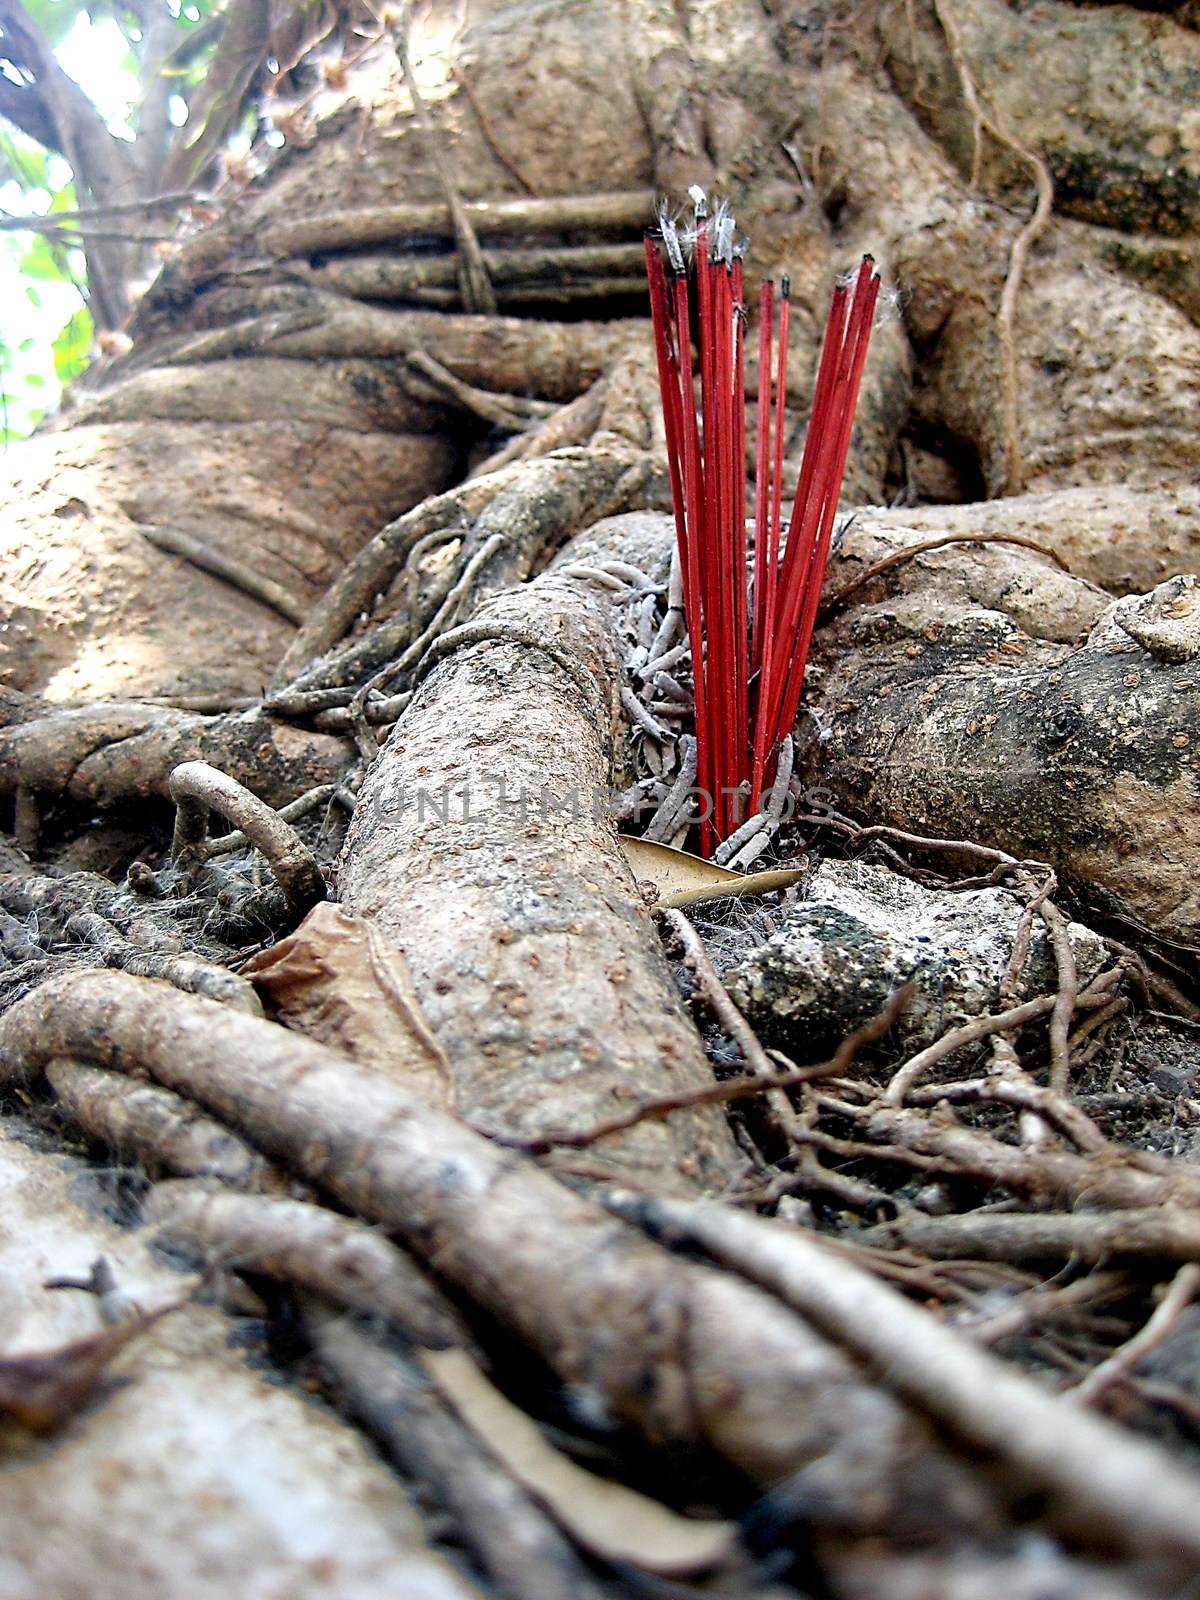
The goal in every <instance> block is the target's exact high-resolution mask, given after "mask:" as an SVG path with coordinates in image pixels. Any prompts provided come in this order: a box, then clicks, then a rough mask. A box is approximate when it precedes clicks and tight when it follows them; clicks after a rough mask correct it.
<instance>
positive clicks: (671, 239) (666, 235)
mask: <svg viewBox="0 0 1200 1600" xmlns="http://www.w3.org/2000/svg"><path fill="white" fill-rule="evenodd" d="M660 232H661V233H662V242H663V246H664V248H665V249H666V252H667V264H668V265H669V266H670V268H671V271H672V272H673V273H674V274H675V275H676V277H682V276H683V275H684V274H685V273H686V271H687V264H686V262H685V261H684V259H683V246H682V245H681V244H680V242H679V229H678V228H677V227H676V226H675V224H674V223H673V222H672V221H671V219H670V217H667V216H664V217H663V219H662V222H661V224H660Z"/></svg>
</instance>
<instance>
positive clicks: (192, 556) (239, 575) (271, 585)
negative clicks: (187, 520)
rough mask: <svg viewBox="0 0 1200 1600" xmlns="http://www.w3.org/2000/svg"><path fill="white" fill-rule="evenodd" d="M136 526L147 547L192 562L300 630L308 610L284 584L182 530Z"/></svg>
mask: <svg viewBox="0 0 1200 1600" xmlns="http://www.w3.org/2000/svg"><path fill="white" fill-rule="evenodd" d="M136 526H137V530H138V532H139V533H140V534H141V536H142V538H143V539H145V540H146V542H147V543H148V544H152V545H154V547H155V548H156V549H158V550H166V551H167V552H169V554H171V555H173V556H180V557H182V559H183V560H184V561H190V562H191V564H192V565H193V566H194V567H198V568H199V569H200V571H201V572H209V573H211V574H212V576H213V577H214V578H222V579H223V580H224V581H225V582H226V583H228V584H232V586H233V587H234V588H235V589H240V590H241V592H242V593H243V594H248V595H249V596H250V597H251V599H253V600H260V601H261V602H262V603H263V605H265V606H269V607H270V608H271V610H272V611H277V612H278V613H279V615H280V616H281V617H286V618H287V620H288V621H289V622H294V623H295V624H296V626H297V627H299V626H300V625H301V623H303V621H304V619H305V617H306V616H307V615H308V609H309V608H308V607H307V606H305V605H302V604H301V602H300V601H299V600H297V599H296V598H295V596H294V595H291V594H289V593H288V591H287V590H286V589H285V588H284V587H283V585H282V584H281V583H276V582H275V580H274V579H273V578H267V577H264V575H263V574H262V573H261V572H255V571H254V569H253V568H252V567H249V566H247V565H246V564H245V563H244V562H242V561H238V560H236V559H235V558H234V557H233V556H228V555H225V554H224V553H223V552H222V551H220V550H214V549H213V548H212V547H211V546H210V545H207V544H205V543H204V542H203V540H201V539H197V538H196V537H195V535H194V534H190V533H185V532H184V530H183V529H182V528H169V527H163V526H161V525H160V526H156V527H151V526H150V525H149V524H148V523H144V522H139V523H138V524H137V525H136Z"/></svg>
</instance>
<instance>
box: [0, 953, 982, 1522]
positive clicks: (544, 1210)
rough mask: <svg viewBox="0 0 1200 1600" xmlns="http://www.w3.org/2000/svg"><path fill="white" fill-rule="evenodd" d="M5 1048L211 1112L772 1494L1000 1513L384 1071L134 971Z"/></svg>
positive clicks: (937, 1460)
mask: <svg viewBox="0 0 1200 1600" xmlns="http://www.w3.org/2000/svg"><path fill="white" fill-rule="evenodd" d="M217 1018H220V1019H222V1020H221V1021H220V1022H219V1024H217V1023H216V1019H217ZM0 1045H2V1046H3V1057H4V1060H5V1062H6V1063H7V1079H8V1082H9V1084H10V1085H12V1086H14V1087H16V1086H18V1085H20V1084H22V1083H24V1084H28V1083H29V1082H31V1081H32V1079H33V1078H34V1077H35V1076H36V1075H37V1074H38V1073H39V1072H41V1071H42V1070H43V1069H44V1067H45V1065H46V1063H47V1062H48V1061H49V1060H52V1059H54V1058H55V1057H59V1056H64V1055H70V1056H77V1055H80V1054H82V1055H85V1056H87V1057H89V1058H90V1059H92V1060H97V1061H100V1062H103V1063H105V1064H109V1065H113V1066H117V1067H121V1068H123V1069H124V1070H131V1069H134V1068H135V1067H140V1068H142V1069H144V1070H147V1071H149V1072H151V1073H152V1074H153V1076H154V1077H155V1078H156V1079H157V1080H158V1081H159V1082H161V1083H163V1084H165V1085H166V1086H168V1087H170V1088H173V1089H176V1090H178V1091H180V1092H182V1093H185V1094H187V1095H189V1096H192V1097H194V1098H195V1099H197V1100H198V1101H199V1102H200V1103H201V1104H203V1105H205V1106H207V1107H208V1108H209V1109H210V1110H211V1111H213V1112H215V1113H216V1114H217V1115H219V1116H222V1117H224V1118H227V1119H229V1120H230V1121H232V1122H233V1124H234V1125H235V1126H240V1127H243V1128H245V1129H246V1131H247V1132H248V1133H249V1134H250V1135H251V1137H253V1138H254V1140H255V1142H256V1143H258V1144H260V1145H261V1146H262V1147H263V1148H264V1149H267V1150H270V1151H273V1152H275V1153H276V1154H278V1155H280V1156H283V1157H284V1158H285V1159H288V1160H289V1161H292V1162H294V1163H295V1164H296V1165H297V1166H298V1168H299V1169H300V1170H301V1171H302V1172H303V1173H304V1174H305V1175H306V1176H307V1177H308V1178H309V1179H310V1180H311V1181H313V1182H315V1183H320V1184H322V1185H324V1186H325V1187H327V1188H328V1189H329V1190H330V1191H331V1192H333V1193H335V1194H336V1195H338V1196H339V1197H340V1198H341V1199H342V1200H343V1201H345V1202H346V1203H347V1204H349V1205H350V1206H352V1207H353V1208H354V1209H355V1210H356V1211H357V1212H358V1213H359V1214H360V1215H362V1216H364V1217H365V1218H368V1219H373V1220H376V1221H379V1222H383V1223H384V1224H385V1225H386V1226H387V1227H389V1228H391V1229H394V1230H396V1231H397V1232H398V1233H399V1234H401V1235H402V1236H403V1237H404V1238H405V1239H406V1240H407V1241H408V1242H409V1243H410V1244H411V1245H412V1246H413V1248H414V1249H415V1250H416V1251H417V1252H418V1253H419V1254H420V1255H421V1256H423V1257H424V1258H425V1259H426V1260H430V1261H434V1262H436V1266H437V1270H438V1272H439V1273H440V1274H441V1276H442V1277H443V1278H445V1279H446V1280H448V1281H449V1282H450V1283H453V1284H456V1285H458V1286H459V1287H461V1288H462V1289H463V1290H465V1291H466V1292H468V1293H470V1294H471V1295H473V1296H474V1297H475V1298H476V1300H477V1301H478V1302H479V1303H480V1304H481V1305H482V1306H484V1307H485V1308H486V1309H487V1310H489V1311H490V1312H491V1313H492V1314H493V1315H494V1316H497V1317H498V1318H499V1319H500V1320H501V1321H502V1322H504V1323H506V1324H507V1325H508V1326H509V1327H510V1328H512V1329H513V1331H514V1332H516V1333H517V1334H518V1335H519V1336H520V1337H522V1338H523V1339H525V1340H526V1341H527V1342H528V1343H529V1344H530V1346H531V1347H532V1348H533V1349H534V1350H536V1351H538V1352H539V1353H540V1354H541V1355H542V1356H543V1358H544V1359H546V1360H547V1361H549V1362H550V1364H551V1365H552V1366H553V1367H554V1368H555V1370H556V1371H557V1373H558V1376H559V1379H560V1381H561V1382H563V1383H564V1384H566V1385H567V1386H568V1387H569V1388H570V1389H571V1390H572V1392H577V1393H578V1394H579V1396H580V1400H581V1403H582V1401H583V1398H584V1396H586V1397H587V1404H588V1405H589V1407H590V1408H592V1409H593V1410H596V1409H600V1410H602V1411H604V1412H607V1413H608V1414H610V1415H612V1416H614V1417H616V1418H618V1419H620V1420H621V1421H623V1422H626V1423H628V1424H630V1425H632V1426H634V1427H637V1428H638V1429H640V1430H641V1431H642V1432H643V1433H644V1434H645V1436H646V1437H648V1438H649V1439H650V1440H652V1441H654V1442H657V1443H663V1442H667V1441H678V1442H685V1441H691V1442H698V1441H699V1440H703V1441H704V1442H705V1443H706V1444H707V1445H708V1447H709V1448H711V1449H713V1450H714V1451H716V1452H717V1454H718V1455H720V1456H723V1457H724V1458H725V1459H726V1460H728V1461H730V1462H731V1463H733V1464H735V1465H736V1466H738V1467H739V1468H740V1469H741V1470H743V1471H745V1472H748V1473H750V1474H751V1475H752V1476H754V1477H756V1478H758V1479H760V1480H765V1481H768V1482H776V1481H778V1480H779V1479H780V1478H782V1477H785V1476H786V1477H790V1478H791V1480H792V1486H791V1492H792V1494H793V1495H794V1496H799V1497H800V1500H799V1502H798V1503H800V1504H803V1505H804V1506H805V1508H806V1510H807V1512H808V1514H809V1515H810V1516H811V1517H813V1518H814V1519H816V1520H818V1521H820V1522H821V1523H822V1524H823V1525H825V1526H830V1527H832V1526H841V1527H858V1528H863V1529H866V1528H878V1529H883V1528H887V1529H889V1531H891V1532H893V1533H895V1532H896V1531H897V1530H898V1529H903V1528H905V1527H909V1528H911V1527H914V1526H924V1527H926V1528H927V1529H930V1530H932V1529H933V1528H948V1527H950V1526H954V1525H959V1526H962V1525H964V1524H965V1525H967V1526H972V1525H977V1524H978V1522H979V1519H980V1518H981V1517H984V1512H983V1508H982V1506H981V1504H980V1502H979V1500H978V1495H977V1493H976V1491H975V1489H974V1487H973V1486H972V1484H971V1483H970V1480H969V1476H968V1475H967V1474H966V1472H965V1469H964V1468H963V1466H962V1465H961V1464H952V1463H951V1462H950V1461H948V1460H946V1459H945V1458H943V1457H942V1456H941V1455H940V1454H939V1452H938V1450H937V1448H936V1447H935V1446H934V1444H933V1442H932V1440H931V1439H930V1438H929V1436H928V1435H927V1434H926V1433H925V1432H924V1430H923V1429H922V1428H921V1426H920V1425H919V1424H918V1423H917V1422H916V1421H915V1420H914V1419H912V1418H909V1417H906V1416H905V1414H904V1413H903V1412H902V1411H901V1410H900V1409H899V1408H898V1407H897V1406H895V1405H894V1403H893V1402H891V1401H890V1400H889V1399H887V1398H886V1397H885V1396H884V1395H882V1394H881V1393H880V1392H879V1391H877V1390H874V1389H872V1388H870V1387H869V1386H867V1385H864V1384H862V1383H861V1382H860V1381H859V1379H858V1377H857V1375H856V1373H855V1372H854V1370H853V1368H852V1367H850V1366H849V1365H847V1364H846V1362H845V1361H844V1360H843V1358H842V1357H841V1356H840V1354H838V1352H837V1351H835V1350H834V1349H833V1348H832V1347H831V1346H829V1345H827V1344H826V1343H825V1342H824V1341H823V1340H822V1339H820V1338H819V1337H817V1336H816V1335H814V1334H813V1333H812V1332H811V1331H810V1330H809V1329H808V1328H807V1327H806V1326H805V1325H804V1324H803V1323H802V1322H801V1321H799V1320H798V1319H796V1318H794V1317H793V1316H792V1315H791V1314H790V1313H788V1312H785V1311H784V1310H783V1308H782V1307H779V1306H776V1305H773V1304H772V1302H771V1301H770V1299H769V1298H767V1297H765V1296H762V1295H760V1294H759V1293H758V1291H756V1290H753V1289H751V1288H749V1287H747V1286H745V1285H742V1284H739V1283H737V1282H736V1281H734V1280H732V1279H730V1278H728V1277H727V1276H725V1275H723V1274H719V1273H713V1272H710V1271H707V1270H705V1269H703V1268H698V1267H693V1266H691V1265H690V1264H688V1263H686V1262H681V1261H677V1260H672V1258H671V1257H670V1256H668V1255H665V1254H664V1253H663V1252H661V1251H660V1249H659V1248H658V1246H656V1245H653V1244H651V1243H650V1242H648V1241H645V1240H640V1239H639V1238H638V1235H637V1234H636V1232H635V1231H633V1230H629V1229H627V1228H626V1227H625V1226H624V1225H623V1224H622V1223H620V1222H618V1221H616V1220H615V1219H613V1218H612V1217H610V1216H608V1215H607V1214H606V1213H605V1212H604V1211H603V1210H602V1209H601V1208H600V1207H598V1206H596V1205H594V1204H592V1203H591V1202H590V1201H588V1200H586V1199H584V1198H583V1197H581V1196H578V1195H575V1194H572V1193H571V1192H570V1191H569V1190H567V1189H565V1188H563V1187H562V1186H561V1185H560V1184H558V1183H557V1182H556V1181H555V1180H554V1179H553V1178H552V1177H550V1176H548V1175H547V1174H544V1173H541V1172H539V1171H538V1170H537V1169H536V1168H535V1167H533V1166H532V1165H531V1164H530V1163H528V1162H527V1161H525V1160H523V1159H522V1158H520V1157H517V1156H514V1155H513V1154H512V1152H508V1151H501V1150H499V1149H497V1148H496V1147H495V1146H492V1145H489V1144H488V1143H487V1142H486V1141H484V1140H482V1139H480V1138H479V1137H478V1135H476V1134H473V1133H471V1132H470V1131H469V1130H467V1129H465V1128H464V1127H462V1126H461V1124H459V1123H457V1122H455V1121H454V1120H453V1119H452V1118H450V1117H447V1116H445V1115H444V1114H442V1113H439V1112H436V1111H433V1110H431V1109H430V1108H428V1107H426V1106H425V1105H423V1104H421V1103H420V1102H419V1101H418V1100H416V1099H414V1098H413V1097H412V1096H411V1095H408V1094H406V1093H405V1092H404V1091H403V1090H401V1089H399V1088H398V1087H396V1085H395V1084H393V1083H391V1082H389V1081H388V1080H386V1079H385V1078H383V1077H382V1076H381V1075H380V1074H379V1073H377V1072H374V1071H371V1070H364V1069H362V1068H358V1067H355V1066H354V1065H353V1064H352V1063H350V1062H348V1061H346V1060H344V1059H343V1058H341V1057H339V1056H337V1055H335V1054H334V1053H333V1052H331V1051H329V1050H326V1049H324V1048H323V1047H321V1046H319V1045H316V1044H314V1043H312V1042H310V1041H308V1040H306V1039H302V1038H296V1037H294V1036H292V1035H289V1034H288V1033H286V1032H285V1031H284V1030H282V1029H280V1028H277V1027H275V1026H273V1025H272V1024H270V1023H266V1022H259V1021H257V1020H255V1019H253V1018H249V1017H243V1016H240V1015H238V1014H236V1013H232V1012H229V1011H225V1010H221V1009H218V1008H215V1007H214V1006H213V1004H212V1002H210V1001H204V1000H199V999H195V998H193V997H191V996H185V995H181V994H179V993H178V992H177V991H175V990H172V989H169V988H166V987H164V986H159V985H155V984H150V983H147V982H145V981H144V980H138V979H133V978H129V977H126V976H125V975H123V974H119V973H106V974H85V975H83V976H81V977H72V978H70V979H67V980H65V981H52V982H50V983H48V984H46V985H43V987H42V988H41V989H40V990H38V991H37V992H36V993H34V994H33V995H31V996H29V997H28V998H27V999H25V1000H23V1001H21V1002H20V1003H19V1004H18V1005H16V1006H14V1007H13V1008H12V1010H10V1011H9V1012H8V1014H7V1016H6V1017H5V1018H4V1020H3V1023H2V1024H0ZM548 1260H553V1261H554V1263H555V1270H554V1271H553V1272H552V1273H548V1272H546V1270H545V1266H546V1262H547V1261H548Z"/></svg>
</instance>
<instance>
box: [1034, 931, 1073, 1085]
mask: <svg viewBox="0 0 1200 1600" xmlns="http://www.w3.org/2000/svg"><path fill="white" fill-rule="evenodd" d="M1040 914H1041V918H1042V921H1043V922H1044V923H1045V924H1046V928H1047V930H1048V931H1049V934H1050V941H1051V944H1052V946H1053V948H1054V962H1055V966H1056V967H1057V968H1058V993H1057V995H1055V997H1054V1010H1053V1011H1052V1012H1051V1013H1050V1088H1051V1089H1052V1091H1053V1092H1054V1093H1055V1094H1058V1095H1062V1094H1066V1092H1067V1088H1068V1085H1069V1083H1070V1080H1071V1044H1070V1035H1071V1019H1072V1017H1073V1016H1074V1015H1075V1005H1076V1002H1077V1000H1078V997H1079V975H1078V972H1077V970H1076V966H1075V952H1074V950H1073V949H1072V948H1071V935H1070V932H1069V930H1068V928H1067V919H1066V917H1064V916H1063V914H1062V912H1061V911H1060V910H1059V909H1058V907H1057V906H1056V905H1055V904H1054V902H1053V901H1051V900H1045V901H1043V903H1042V906H1041V911H1040Z"/></svg>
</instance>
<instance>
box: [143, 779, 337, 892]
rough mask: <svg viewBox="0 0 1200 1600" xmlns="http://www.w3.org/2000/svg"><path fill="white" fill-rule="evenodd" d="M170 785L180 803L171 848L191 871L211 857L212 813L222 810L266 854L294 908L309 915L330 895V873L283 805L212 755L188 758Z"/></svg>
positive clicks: (280, 885)
mask: <svg viewBox="0 0 1200 1600" xmlns="http://www.w3.org/2000/svg"><path fill="white" fill-rule="evenodd" d="M170 790H171V798H172V799H173V800H174V801H175V806H176V812H175V836H174V838H173V839H172V841H171V854H172V856H173V857H174V859H175V861H176V863H177V864H178V865H179V866H180V867H181V868H182V869H183V871H184V872H185V874H194V872H195V871H196V870H197V869H198V866H199V865H200V864H202V863H203V861H204V860H205V859H206V855H207V852H206V851H205V848H204V846H205V841H206V839H207V836H208V813H209V812H210V811H217V812H219V813H220V814H221V816H223V817H225V818H226V819H227V820H228V821H230V822H232V823H233V824H234V826H235V827H238V828H240V829H241V831H242V832H243V833H244V834H245V835H246V837H247V839H249V841H250V842H251V844H253V845H254V846H255V848H256V849H258V850H261V851H262V853H263V855H264V856H266V858H267V861H268V863H269V865H270V868H271V871H272V872H273V873H274V874H275V880H276V882H277V883H278V884H279V887H280V888H281V889H282V890H283V893H284V895H285V896H286V898H287V901H288V904H289V905H290V906H291V908H292V910H293V911H294V912H296V913H297V914H298V915H300V916H303V914H304V913H305V912H306V911H308V910H309V908H310V907H311V906H314V905H317V904H318V903H319V902H320V901H322V900H324V899H325V898H326V895H327V893H328V891H327V889H326V887H325V878H324V875H323V874H322V872H321V868H320V865H319V864H318V862H317V858H316V857H315V856H314V855H313V853H312V851H311V850H310V849H309V848H308V846H307V845H306V844H305V843H304V842H303V841H302V840H301V838H300V836H299V834H297V832H296V831H295V829H294V828H293V827H292V826H291V825H290V824H289V823H287V822H285V821H284V820H283V818H282V817H281V816H280V815H279V813H278V812H277V811H273V810H272V809H271V807H270V806H268V805H266V804H265V803H264V802H263V801H262V800H260V799H258V797H257V796H256V795H253V794H251V793H250V791H249V789H247V788H245V787H244V786H243V785H242V784H240V783H238V782H237V781H236V779H234V778H231V777H229V775H228V774H227V773H224V772H221V771H219V770H218V769H217V768H216V767H212V766H210V765H209V764H208V762H206V761H186V762H184V763H183V764H182V765H181V766H178V767H175V768H174V769H173V770H172V773H171V778H170Z"/></svg>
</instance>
